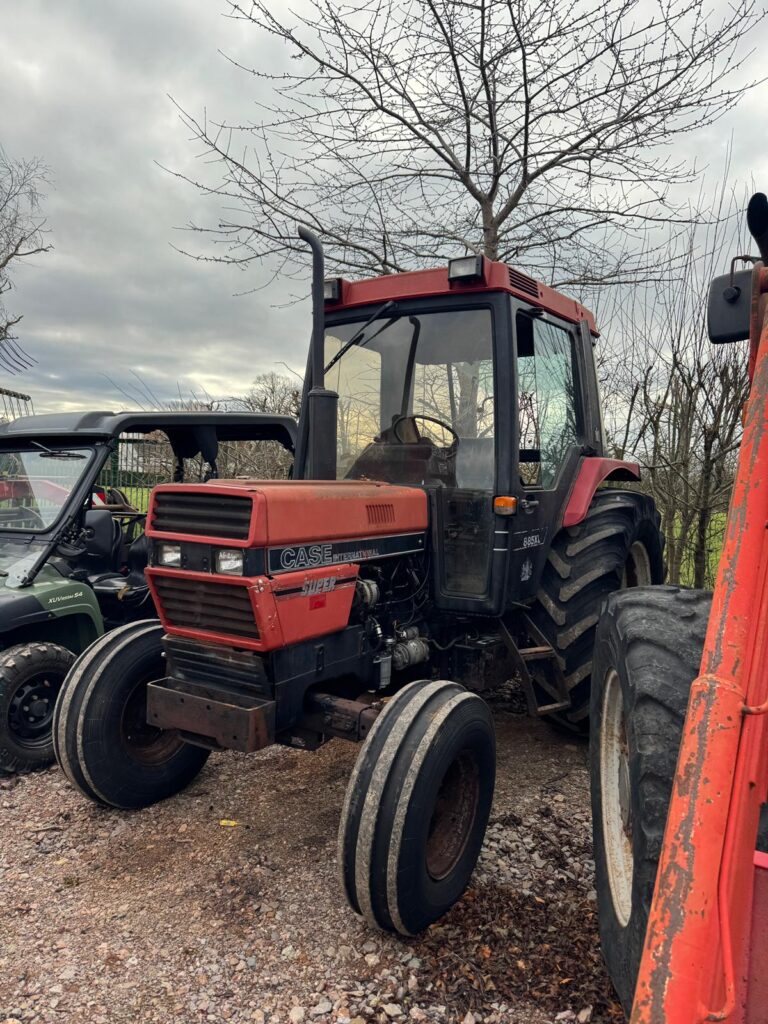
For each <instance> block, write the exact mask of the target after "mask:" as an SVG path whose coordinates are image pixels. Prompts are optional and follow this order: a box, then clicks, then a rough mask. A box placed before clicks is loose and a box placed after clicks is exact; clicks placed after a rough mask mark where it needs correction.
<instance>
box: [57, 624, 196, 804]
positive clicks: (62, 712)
mask: <svg viewBox="0 0 768 1024" xmlns="http://www.w3.org/2000/svg"><path fill="white" fill-rule="evenodd" d="M162 637H163V628H162V626H161V625H160V623H159V622H157V621H156V620H151V621H144V622H133V623H129V624H128V625H127V626H122V627H121V628H120V629H116V630H113V632H111V633H109V634H108V635H107V636H105V637H102V638H101V639H100V640H98V641H97V642H96V643H95V644H94V645H93V646H92V647H91V648H89V650H88V651H87V652H86V653H85V655H83V656H82V658H81V659H80V660H79V661H78V663H77V665H76V666H75V668H74V670H73V672H72V673H71V674H70V676H69V677H68V678H67V680H66V682H65V684H64V687H63V689H62V694H61V697H60V701H59V704H60V707H59V708H58V711H57V715H56V749H57V753H58V758H59V763H60V764H61V767H62V769H63V770H64V773H65V774H66V776H67V778H68V779H69V781H70V782H71V783H72V784H73V785H74V786H75V787H76V788H77V789H79V790H80V792H81V793H83V795H84V796H87V797H88V798H89V799H90V800H95V801H96V802H98V803H102V804H106V805H107V806H110V807H119V808H123V809H131V808H137V807H147V806H149V805H150V804H153V803H156V802H157V801H158V800H164V799H166V798H167V797H169V796H173V795H174V794H175V793H178V792H180V791H181V790H182V789H184V788H185V787H186V786H188V785H189V783H190V782H191V781H192V780H193V779H194V778H195V776H196V775H197V774H198V773H199V772H200V770H201V768H202V767H203V765H204V764H205V762H206V760H207V759H208V753H209V752H208V751H207V750H203V749H201V748H199V747H194V746H192V745H190V744H188V743H185V742H184V741H183V740H182V739H181V738H180V737H179V736H178V734H177V733H175V732H173V731H170V730H163V729H156V728H154V727H153V726H150V725H148V724H147V722H146V687H147V683H149V682H151V681H153V680H155V679H160V678H162V676H163V675H164V672H165V665H164V661H163V656H162V654H163V650H162V642H161V641H162Z"/></svg>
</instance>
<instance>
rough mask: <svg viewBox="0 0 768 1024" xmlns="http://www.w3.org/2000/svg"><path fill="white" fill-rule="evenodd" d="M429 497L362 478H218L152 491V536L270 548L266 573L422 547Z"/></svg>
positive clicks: (149, 532)
mask: <svg viewBox="0 0 768 1024" xmlns="http://www.w3.org/2000/svg"><path fill="white" fill-rule="evenodd" d="M427 523H428V514H427V497H426V494H425V493H424V491H422V490H421V489H419V488H413V487H399V486H396V485H393V484H384V483H368V482H360V481H346V480H344V481H335V480H333V481H313V480H289V481H272V480H216V481H212V482H211V483H208V484H195V485H184V484H168V485H165V486H161V487H157V488H155V490H154V491H153V493H152V499H151V502H150V508H149V516H148V519H147V536H149V537H151V538H153V539H165V540H168V541H191V542H198V543H200V542H207V543H210V544H216V545H226V546H227V547H232V548H248V549H258V550H260V551H262V552H263V553H264V562H263V569H262V571H263V572H265V573H266V574H267V575H274V574H276V573H282V572H292V571H295V570H297V569H310V568H318V567H321V566H331V565H339V564H343V563H349V562H361V561H369V560H371V559H375V558H382V557H387V556H391V555H401V554H405V553H406V552H409V551H422V550H423V549H424V546H425V534H426V529H427Z"/></svg>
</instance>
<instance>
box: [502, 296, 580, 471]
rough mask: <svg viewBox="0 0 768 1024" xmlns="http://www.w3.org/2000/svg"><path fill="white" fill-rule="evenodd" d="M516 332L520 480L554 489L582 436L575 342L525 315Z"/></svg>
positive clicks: (560, 330)
mask: <svg viewBox="0 0 768 1024" xmlns="http://www.w3.org/2000/svg"><path fill="white" fill-rule="evenodd" d="M516 326H517V372H518V380H517V388H518V411H519V419H520V422H519V426H520V477H521V480H522V483H523V484H524V485H525V486H527V487H545V488H546V487H552V486H553V485H554V482H555V478H556V477H557V473H558V470H559V469H560V466H561V465H562V463H563V461H564V459H565V457H566V454H567V452H568V449H569V448H570V447H571V446H572V445H574V444H578V443H579V440H580V434H581V421H580V411H579V404H578V402H579V400H578V389H577V379H576V352H575V346H574V341H573V337H572V335H571V333H570V332H569V331H567V330H565V328H562V327H558V326H556V325H555V324H551V323H547V322H546V321H544V320H538V319H535V318H533V317H531V316H529V315H527V314H525V313H518V314H517V320H516Z"/></svg>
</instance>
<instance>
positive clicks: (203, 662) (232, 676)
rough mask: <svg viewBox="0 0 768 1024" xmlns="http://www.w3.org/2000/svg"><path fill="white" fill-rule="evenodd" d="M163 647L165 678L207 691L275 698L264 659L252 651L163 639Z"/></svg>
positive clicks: (196, 641)
mask: <svg viewBox="0 0 768 1024" xmlns="http://www.w3.org/2000/svg"><path fill="white" fill-rule="evenodd" d="M163 646H164V647H165V656H166V665H167V668H168V675H169V676H171V677H172V678H174V679H179V680H180V681H181V682H184V683H194V684H196V685H199V686H205V687H208V688H210V689H215V688H217V687H222V686H225V687H231V688H236V689H238V690H241V691H242V692H243V693H257V694H259V695H260V696H266V697H273V696H274V692H273V690H274V688H273V686H272V684H271V683H270V681H269V678H268V676H267V672H266V669H265V666H264V658H263V657H262V656H261V655H260V654H257V653H256V652H255V651H243V650H241V651H235V650H232V649H231V648H222V647H218V646H214V645H210V646H209V645H208V644H206V643H201V641H200V640H184V639H182V638H181V637H178V636H176V637H173V636H171V637H166V638H165V641H164V643H163Z"/></svg>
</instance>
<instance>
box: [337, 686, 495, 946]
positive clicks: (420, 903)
mask: <svg viewBox="0 0 768 1024" xmlns="http://www.w3.org/2000/svg"><path fill="white" fill-rule="evenodd" d="M495 765H496V743H495V735H494V730H493V721H492V719H491V715H490V712H489V710H488V707H487V705H486V704H485V702H484V701H483V700H481V699H480V698H479V697H478V696H477V695H475V694H472V693H469V692H468V691H467V690H465V689H464V688H463V687H461V686H459V684H458V683H450V682H423V681H421V682H415V683H411V684H410V685H409V686H406V687H404V688H403V689H402V690H401V691H400V692H399V693H398V694H397V695H396V696H395V697H393V698H392V700H391V701H390V702H389V703H388V704H387V706H386V707H385V709H384V710H383V711H382V713H381V714H380V715H379V717H378V719H377V720H376V722H375V724H374V727H373V728H372V729H371V731H370V733H369V734H368V737H367V739H366V741H365V743H364V744H363V747H362V749H361V751H360V755H359V757H358V760H357V763H356V765H355V769H354V771H353V773H352V776H351V778H350V780H349V785H348V787H347V796H346V800H345V803H344V809H343V812H342V816H341V824H340V828H339V865H340V870H341V877H342V885H343V888H344V892H345V895H346V897H347V900H348V902H349V904H350V906H351V907H352V908H353V910H355V911H356V912H357V913H359V914H362V915H363V917H365V919H366V920H367V921H368V922H369V923H370V924H371V925H373V926H375V927H378V928H382V929H384V930H386V931H396V932H400V933H401V934H402V935H416V934H418V933H419V932H421V931H423V930H424V929H425V928H427V927H428V926H429V925H430V924H431V923H432V922H433V921H436V920H437V919H438V918H439V917H441V916H442V915H443V914H444V913H445V912H446V911H447V910H449V909H450V907H452V906H453V904H454V903H455V902H456V901H457V900H458V899H459V897H460V896H461V894H462V893H463V892H464V890H465V888H466V887H467V883H468V882H469V879H470V877H471V875H472V871H473V870H474V867H475V864H476V862H477V858H478V856H479V853H480V848H481V846H482V843H483V837H484V835H485V829H486V826H487V824H488V815H489V814H490V810H491V801H492V799H493V788H494V783H495V776H496V768H495Z"/></svg>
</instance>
